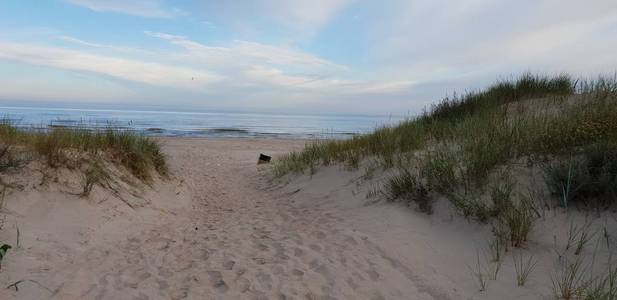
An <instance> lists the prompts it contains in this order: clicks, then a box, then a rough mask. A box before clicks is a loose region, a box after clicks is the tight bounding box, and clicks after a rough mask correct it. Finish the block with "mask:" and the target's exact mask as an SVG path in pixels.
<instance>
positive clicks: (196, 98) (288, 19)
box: [0, 0, 617, 114]
mask: <svg viewBox="0 0 617 300" xmlns="http://www.w3.org/2000/svg"><path fill="white" fill-rule="evenodd" d="M615 53H617V1H615V0H588V1H580V0H519V1H510V0H458V1H446V0H381V1H368V0H312V1H300V0H237V1H222V0H221V1H205V0H202V1H199V0H132V1H124V0H0V102H2V101H4V102H9V101H10V102H11V103H20V102H23V103H29V102H36V103H49V104H58V103H65V104H66V103H68V104H70V105H75V106H79V105H88V104H104V105H109V106H114V105H116V106H119V105H142V106H152V107H160V108H163V109H183V110H192V109H199V110H207V109H217V110H239V111H279V112H294V113H302V112H310V113H355V114H413V113H415V112H418V111H420V110H422V109H423V108H424V107H426V106H427V105H429V104H430V103H434V102H435V101H438V100H439V99H441V98H443V97H445V96H447V95H451V94H452V93H455V92H458V93H461V92H465V91H469V90H474V89H479V88H482V87H485V86H487V85H488V84H490V83H493V82H495V81H497V80H503V79H509V78H513V77H516V76H517V75H519V74H521V73H523V72H533V73H539V74H549V75H550V74H559V73H563V72H567V73H569V74H571V75H573V76H575V77H595V76H598V75H612V74H615V71H617V56H616V55H615Z"/></svg>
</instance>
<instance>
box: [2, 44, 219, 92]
mask: <svg viewBox="0 0 617 300" xmlns="http://www.w3.org/2000/svg"><path fill="white" fill-rule="evenodd" d="M0 59H5V60H10V61H15V62H20V63H26V64H31V65H38V66H47V67H53V68H59V69H65V70H73V71H81V72H91V73H96V74H102V75H107V76H111V77H115V78H119V79H124V80H129V81H135V82H140V83H145V84H151V85H156V86H166V87H172V88H182V89H190V90H202V89H204V88H205V87H206V86H207V85H208V84H211V83H213V82H216V81H218V80H220V79H221V78H220V77H219V76H217V75H214V74H212V73H209V72H206V71H203V70H196V69H191V68H187V67H177V66H169V65H163V64H159V63H152V62H142V61H137V60H131V59H125V58H118V57H109V56H102V55H95V54H90V53H87V52H81V51H75V50H68V49H63V48H57V47H49V46H38V45H30V44H21V43H2V42H0Z"/></svg>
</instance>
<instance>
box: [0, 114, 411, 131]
mask: <svg viewBox="0 0 617 300" xmlns="http://www.w3.org/2000/svg"><path fill="white" fill-rule="evenodd" d="M0 118H2V120H4V121H9V122H11V123H12V124H13V125H14V126H17V127H20V128H23V129H26V130H28V129H34V130H48V129H51V128H55V127H78V128H87V129H93V130H96V129H107V128H114V129H120V130H134V131H138V132H140V133H143V134H144V135H148V136H183V137H209V138H291V139H347V138H350V137H353V136H355V135H359V134H363V133H368V132H371V131H373V130H374V129H375V128H378V127H381V126H386V125H393V124H396V123H398V122H400V121H402V120H404V119H405V117H404V116H393V115H349V114H297V113H253V112H229V111H169V110H148V109H126V108H122V109H112V108H105V109H94V108H70V107H38V106H0Z"/></svg>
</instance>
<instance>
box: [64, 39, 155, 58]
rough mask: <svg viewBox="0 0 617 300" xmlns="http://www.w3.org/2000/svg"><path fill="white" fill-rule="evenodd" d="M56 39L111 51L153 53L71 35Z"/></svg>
mask: <svg viewBox="0 0 617 300" xmlns="http://www.w3.org/2000/svg"><path fill="white" fill-rule="evenodd" d="M58 39H60V40H63V41H65V42H68V43H72V44H76V45H80V46H86V47H90V48H97V49H107V50H113V51H118V52H131V53H143V54H152V53H153V52H152V51H148V50H145V49H138V48H131V47H122V46H115V45H108V44H99V43H94V42H89V41H84V40H81V39H78V38H75V37H71V36H66V35H63V36H59V37H58Z"/></svg>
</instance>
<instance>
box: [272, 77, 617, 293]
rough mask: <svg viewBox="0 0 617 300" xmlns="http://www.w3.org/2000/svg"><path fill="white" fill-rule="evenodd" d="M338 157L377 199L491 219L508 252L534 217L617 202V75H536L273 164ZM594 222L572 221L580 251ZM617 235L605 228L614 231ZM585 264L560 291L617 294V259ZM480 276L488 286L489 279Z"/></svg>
mask: <svg viewBox="0 0 617 300" xmlns="http://www.w3.org/2000/svg"><path fill="white" fill-rule="evenodd" d="M327 165H341V166H345V167H347V168H349V169H352V170H359V171H361V172H363V177H364V178H365V179H368V180H372V181H373V182H372V183H371V185H373V184H375V181H376V183H377V188H374V189H369V193H368V195H367V197H381V198H385V199H388V200H390V201H403V202H406V203H408V204H410V205H414V206H417V208H418V209H419V210H421V211H423V212H426V213H432V212H433V204H434V202H435V201H437V200H439V201H442V200H443V201H446V202H449V203H450V207H453V208H454V210H455V211H457V212H458V213H460V214H461V215H462V216H464V217H465V218H467V219H470V220H474V221H478V222H480V223H488V224H490V226H492V232H493V234H494V236H493V237H492V240H491V241H490V242H489V248H490V251H491V255H492V257H493V258H494V259H495V260H496V261H500V258H501V257H502V256H503V251H504V250H505V251H507V249H508V248H509V247H518V248H520V247H526V246H527V245H528V241H527V239H528V236H529V234H530V233H531V231H532V229H533V227H534V222H535V221H536V220H538V219H540V218H543V217H544V216H545V214H546V212H547V211H550V210H556V208H561V209H562V210H563V211H564V212H565V213H568V211H569V210H572V208H576V210H577V211H578V210H584V211H586V213H594V214H595V213H600V212H602V211H605V210H607V209H609V208H614V207H615V204H617V80H615V78H599V79H596V80H575V79H573V78H572V77H570V76H567V75H559V76H552V77H551V76H536V75H531V74H525V75H523V76H521V77H519V78H518V79H515V80H511V81H500V82H497V83H496V84H494V85H492V86H490V87H488V88H487V89H485V90H481V91H473V92H468V93H466V94H464V95H461V96H453V97H448V98H446V99H443V100H442V101H441V102H439V103H437V104H435V105H433V106H432V107H430V108H428V109H427V110H426V111H425V112H424V113H422V114H420V115H419V116H417V117H415V118H411V119H409V120H406V121H404V122H401V123H400V124H398V125H396V126H387V127H382V128H378V129H376V130H375V131H374V132H373V133H371V134H366V135H360V136H356V137H353V138H351V139H349V140H326V141H315V142H312V143H310V144H307V145H306V146H305V148H304V149H303V150H301V151H296V152H292V153H289V154H287V155H284V156H281V157H278V158H277V159H276V160H275V162H274V166H273V172H274V176H275V177H282V176H285V175H288V174H294V173H305V172H309V173H311V174H314V173H315V172H318V171H319V170H318V169H319V168H320V167H321V166H327ZM581 228H583V229H581ZM585 228H586V229H585ZM589 231H590V229H589V226H585V225H580V224H579V225H577V224H571V228H570V231H569V232H570V237H569V238H568V246H569V245H570V241H572V242H574V241H575V240H578V242H577V244H578V246H577V247H576V249H577V250H576V252H575V253H574V257H577V255H578V254H579V253H580V252H581V249H582V248H583V247H584V246H585V244H586V243H587V242H588V241H589V239H590V238H589V236H592V235H595V233H591V232H589ZM596 233H597V232H596ZM577 234H578V236H579V238H577V237H576V236H577ZM609 236H610V234H609V233H608V231H607V230H606V228H604V237H605V238H606V241H608V240H609V239H610V237H609ZM607 243H608V242H607ZM568 248H569V247H566V250H567V249H568ZM560 257H561V256H560ZM609 261H610V259H609ZM580 264H581V262H580V261H579V260H578V259H577V260H574V262H573V263H567V264H565V265H564V267H563V269H562V270H561V271H560V272H558V273H559V275H557V276H555V277H554V279H553V285H554V290H555V295H556V296H557V298H560V299H574V298H576V299H578V298H581V299H614V298H613V297H617V296H616V295H617V267H615V266H611V264H610V263H609V265H608V269H607V270H606V272H605V273H603V275H597V276H596V275H594V276H592V277H593V278H590V279H589V280H587V279H586V278H585V279H582V278H583V277H582V276H583V275H582V273H583V272H584V271H582V269H583V268H582V267H581V266H580ZM519 265H522V262H521V263H520V264H519ZM518 271H519V270H518V269H517V274H519V272H518ZM527 271H529V272H530V271H531V270H527ZM522 273H524V272H521V274H522ZM478 274H479V275H478V276H479V277H478V280H479V282H480V284H481V286H482V287H483V286H484V283H485V281H484V280H485V279H486V278H485V277H483V276H484V275H483V274H481V273H480V272H478ZM523 284H524V282H523ZM519 285H521V284H519ZM577 297H578V298H577Z"/></svg>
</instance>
